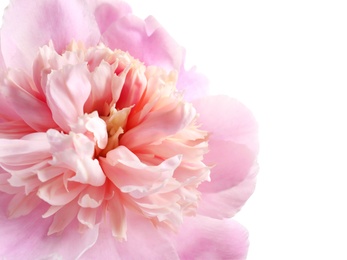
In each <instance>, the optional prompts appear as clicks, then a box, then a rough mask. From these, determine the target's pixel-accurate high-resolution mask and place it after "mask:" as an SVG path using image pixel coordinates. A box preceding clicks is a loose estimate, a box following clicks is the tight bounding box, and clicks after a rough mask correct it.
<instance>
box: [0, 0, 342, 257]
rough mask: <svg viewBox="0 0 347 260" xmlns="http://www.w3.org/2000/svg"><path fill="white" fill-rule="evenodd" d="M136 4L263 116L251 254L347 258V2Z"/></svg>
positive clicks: (246, 211)
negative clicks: (346, 4)
mask: <svg viewBox="0 0 347 260" xmlns="http://www.w3.org/2000/svg"><path fill="white" fill-rule="evenodd" d="M6 2H8V1H4V0H1V7H2V8H1V9H3V7H4V6H5V5H6ZM128 2H129V3H130V4H131V5H132V7H133V11H134V13H136V14H137V15H138V16H140V17H142V18H145V17H146V16H147V15H150V14H152V15H154V16H155V17H156V18H157V19H158V20H159V21H160V22H161V24H162V25H164V27H165V28H166V29H167V30H168V31H169V32H170V33H171V35H173V36H174V38H175V39H176V40H177V41H178V42H179V43H180V44H181V45H183V46H185V47H186V49H187V62H188V64H189V65H197V66H198V69H199V71H200V72H202V73H204V74H206V75H207V76H208V77H209V79H210V82H211V88H212V89H213V92H214V93H225V94H228V95H231V96H233V97H236V98H238V99H239V100H241V101H242V102H244V103H245V104H246V105H247V106H248V107H250V108H251V109H252V110H253V112H254V114H255V116H256V117H257V119H258V121H259V125H260V141H261V153H260V155H259V163H260V167H261V170H260V173H259V177H258V186H257V189H256V192H255V193H254V195H253V197H252V198H251V199H250V200H249V202H248V203H247V204H246V206H245V207H244V208H243V210H242V211H241V212H240V213H239V214H238V215H237V216H236V218H237V219H238V220H239V221H240V222H241V223H243V224H244V225H245V226H246V227H247V228H248V229H249V231H250V241H251V246H250V250H249V257H248V259H249V260H259V259H260V260H268V259H269V260H278V259H280V260H285V259H288V260H293V259H305V260H306V259H327V260H329V259H333V260H336V259H337V260H339V259H347V237H346V236H347V222H346V221H347V213H346V201H347V187H346V181H347V178H346V174H347V166H346V163H347V159H346V155H347V151H346V150H347V121H346V120H347V118H346V115H347V100H346V97H347V95H346V93H345V89H346V88H347V85H346V83H347V71H346V70H347V7H346V6H345V5H344V1H334V0H329V1H328V0H327V1H320V0H316V1H308V0H301V1H297V0H292V1H269V0H265V1H259V0H258V1H225V0H214V1H194V0H190V1H189V0H175V1H164V0H162V1H158V0H146V1H143V0H129V1H128ZM225 112H226V111H218V110H216V116H218V113H225Z"/></svg>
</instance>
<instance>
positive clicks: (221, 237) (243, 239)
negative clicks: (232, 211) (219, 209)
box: [174, 216, 249, 260]
mask: <svg viewBox="0 0 347 260" xmlns="http://www.w3.org/2000/svg"><path fill="white" fill-rule="evenodd" d="M174 239H175V242H176V248H177V251H178V254H179V256H180V259H181V260H190V259H199V260H211V259H228V260H243V259H246V257H247V250H248V244H249V243H248V233H247V231H246V230H245V229H244V228H243V227H242V226H241V225H240V224H238V223H237V222H235V221H233V220H230V219H228V220H215V219H211V218H207V217H202V216H197V217H190V218H186V219H185V222H184V224H183V226H182V227H181V229H180V231H179V233H178V234H177V236H175V237H174Z"/></svg>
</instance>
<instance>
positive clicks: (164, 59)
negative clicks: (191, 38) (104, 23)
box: [102, 14, 184, 71]
mask: <svg viewBox="0 0 347 260" xmlns="http://www.w3.org/2000/svg"><path fill="white" fill-rule="evenodd" d="M154 28H156V29H155V30H154ZM102 37H103V41H104V42H105V43H106V44H107V45H108V46H109V47H110V48H111V49H121V50H124V51H128V52H129V53H130V55H132V56H133V57H135V58H137V59H139V60H140V61H142V62H144V63H145V65H155V66H159V67H162V68H164V69H166V70H168V71H170V70H172V69H176V70H179V69H180V67H181V64H182V63H183V54H184V51H183V48H182V47H181V46H179V45H178V44H177V43H176V42H175V40H174V39H173V38H172V37H171V36H170V35H169V34H168V33H167V32H166V31H165V30H164V28H162V27H158V23H157V22H156V21H155V19H154V18H150V19H147V20H145V21H143V20H141V19H140V18H138V17H136V16H134V15H131V14H129V15H126V16H123V17H121V18H120V19H118V20H117V21H114V22H113V23H112V24H111V25H110V26H109V27H108V29H107V30H106V31H105V32H104V33H103V34H102ZM139 46H141V48H139Z"/></svg>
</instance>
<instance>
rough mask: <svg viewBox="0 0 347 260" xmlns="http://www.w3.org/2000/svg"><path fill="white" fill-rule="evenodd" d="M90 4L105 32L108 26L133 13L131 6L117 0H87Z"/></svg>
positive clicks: (101, 29)
mask: <svg viewBox="0 0 347 260" xmlns="http://www.w3.org/2000/svg"><path fill="white" fill-rule="evenodd" d="M87 1H88V5H89V6H90V7H91V9H92V10H93V11H94V15H95V20H96V22H97V23H98V25H99V29H100V32H101V33H103V32H105V31H106V30H107V29H108V27H109V26H110V25H111V24H112V23H113V22H115V21H117V20H118V19H120V18H121V17H122V16H125V15H127V14H129V13H131V8H130V6H129V5H128V4H127V3H125V2H123V1H117V0H108V1H107V0H101V1H100V0H87ZM112 3H113V5H112Z"/></svg>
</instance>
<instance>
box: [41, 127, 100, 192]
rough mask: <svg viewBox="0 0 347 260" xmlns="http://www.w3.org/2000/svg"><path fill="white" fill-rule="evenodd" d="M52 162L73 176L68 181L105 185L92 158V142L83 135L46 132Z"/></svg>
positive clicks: (95, 161)
mask: <svg viewBox="0 0 347 260" xmlns="http://www.w3.org/2000/svg"><path fill="white" fill-rule="evenodd" d="M47 136H48V140H49V143H50V144H51V152H52V156H53V160H52V162H51V164H52V165H54V166H56V167H61V168H62V169H69V170H71V171H72V172H74V173H75V175H74V176H73V177H71V178H69V179H68V180H69V181H74V182H79V183H83V184H91V185H95V186H101V185H103V184H104V183H105V180H106V178H105V175H104V173H103V171H102V169H101V167H100V165H99V161H98V160H97V159H93V156H94V142H93V141H91V140H90V139H89V138H88V137H86V136H85V135H83V134H75V133H73V132H71V133H70V135H65V134H62V133H59V132H58V131H57V130H53V129H51V130H49V131H48V132H47ZM62 171H63V170H62Z"/></svg>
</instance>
